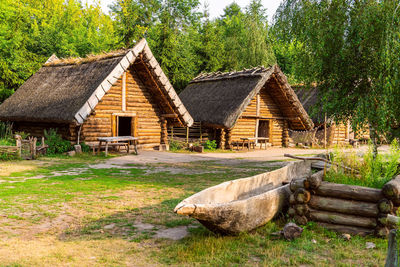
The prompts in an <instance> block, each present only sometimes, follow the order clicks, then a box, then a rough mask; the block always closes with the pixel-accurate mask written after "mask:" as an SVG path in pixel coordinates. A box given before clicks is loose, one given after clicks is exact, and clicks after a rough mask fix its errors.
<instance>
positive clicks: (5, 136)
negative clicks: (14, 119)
mask: <svg viewBox="0 0 400 267" xmlns="http://www.w3.org/2000/svg"><path fill="white" fill-rule="evenodd" d="M0 145H2V146H12V145H15V140H14V136H13V132H12V123H9V122H0Z"/></svg>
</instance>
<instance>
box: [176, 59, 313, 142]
mask: <svg viewBox="0 0 400 267" xmlns="http://www.w3.org/2000/svg"><path fill="white" fill-rule="evenodd" d="M179 96H180V98H181V100H182V102H183V103H184V105H185V106H186V108H187V109H188V111H189V113H190V114H191V115H192V116H193V119H194V121H195V122H201V124H202V125H203V127H205V128H207V131H208V136H209V138H210V139H215V140H216V141H217V144H218V146H219V147H220V148H231V146H232V144H233V143H238V142H241V138H254V137H263V138H268V142H269V143H270V144H271V145H272V146H278V147H281V146H288V142H289V135H288V129H294V130H310V129H312V128H313V122H312V120H311V119H310V117H309V116H308V114H307V112H306V111H305V110H304V108H303V106H302V105H301V103H300V101H299V99H298V98H297V96H296V94H295V93H294V91H293V89H292V88H291V87H290V85H289V83H288V81H287V78H286V76H285V75H284V74H283V72H282V71H281V70H280V68H279V67H278V66H276V65H275V66H272V67H269V68H264V67H257V68H253V69H249V70H242V71H237V72H226V73H220V72H217V73H210V74H200V75H199V76H198V77H196V78H195V79H193V80H192V81H191V82H190V83H189V84H188V86H187V87H186V88H185V89H184V90H183V91H182V93H181V94H180V95H179Z"/></svg>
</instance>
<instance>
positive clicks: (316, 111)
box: [293, 85, 324, 124]
mask: <svg viewBox="0 0 400 267" xmlns="http://www.w3.org/2000/svg"><path fill="white" fill-rule="evenodd" d="M293 90H294V91H295V93H296V95H297V97H298V98H299V100H300V102H301V104H302V105H303V107H304V109H305V110H306V111H307V113H308V115H309V116H310V117H311V119H312V120H313V122H314V123H315V124H321V123H323V122H324V113H323V112H322V106H321V101H320V95H319V91H318V88H317V86H311V87H306V86H305V85H296V86H293Z"/></svg>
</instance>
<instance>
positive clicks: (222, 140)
mask: <svg viewBox="0 0 400 267" xmlns="http://www.w3.org/2000/svg"><path fill="white" fill-rule="evenodd" d="M220 136H221V141H220V142H221V143H220V147H219V148H220V149H222V150H224V148H225V130H224V129H221V134H220Z"/></svg>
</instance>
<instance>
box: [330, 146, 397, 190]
mask: <svg viewBox="0 0 400 267" xmlns="http://www.w3.org/2000/svg"><path fill="white" fill-rule="evenodd" d="M399 160H400V148H399V144H398V142H397V141H396V140H394V141H393V142H392V144H391V145H390V150H389V153H386V154H382V153H381V154H378V155H377V157H376V158H375V159H374V157H373V150H372V145H370V146H369V148H368V151H367V153H366V154H365V155H364V156H363V158H362V159H360V158H357V156H356V155H355V153H350V154H344V153H340V152H337V151H336V152H335V153H334V154H333V159H332V161H333V162H334V163H337V164H339V165H346V166H350V167H352V168H356V169H358V170H360V173H359V174H356V173H349V172H346V171H344V170H343V168H340V167H338V168H332V169H331V170H330V171H329V172H328V173H327V175H326V178H325V180H326V181H329V182H335V183H342V184H353V185H360V186H367V187H373V188H382V187H383V185H384V184H386V183H387V182H388V181H390V180H391V179H392V178H393V177H394V176H395V175H396V174H398V172H399V170H398V164H399Z"/></svg>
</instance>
